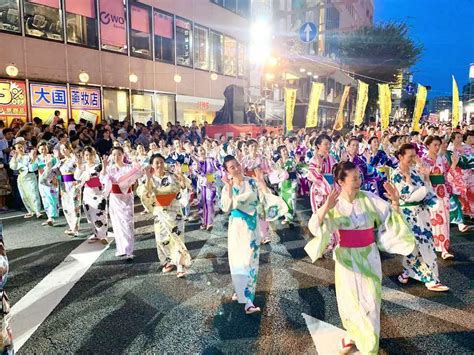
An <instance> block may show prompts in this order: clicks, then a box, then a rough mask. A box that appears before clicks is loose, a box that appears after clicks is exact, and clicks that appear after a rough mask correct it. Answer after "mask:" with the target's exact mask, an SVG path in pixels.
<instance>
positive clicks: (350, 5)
mask: <svg viewBox="0 0 474 355" xmlns="http://www.w3.org/2000/svg"><path fill="white" fill-rule="evenodd" d="M272 7H273V17H272V23H273V26H274V34H275V36H274V41H273V48H274V55H275V56H277V57H279V58H281V60H280V61H279V64H278V66H277V68H276V70H277V71H280V72H283V75H282V76H281V77H279V78H276V79H277V80H275V79H274V78H273V76H272V75H267V76H266V77H265V81H264V83H263V84H262V86H263V87H264V89H265V92H266V93H269V96H270V97H271V98H273V99H275V100H276V99H278V98H279V99H280V100H281V99H282V96H283V92H282V90H281V88H282V87H293V88H296V89H297V103H296V108H295V118H294V124H295V126H300V127H301V126H304V124H305V119H306V110H307V106H308V101H309V96H310V92H311V87H312V83H313V82H322V83H324V87H325V90H324V92H323V93H322V94H321V98H320V103H319V118H320V125H321V126H323V127H329V126H331V125H332V124H333V122H334V119H335V116H336V113H337V111H338V108H339V102H340V101H341V98H342V95H343V92H344V86H347V85H350V86H355V85H356V84H357V83H356V82H355V81H354V80H353V79H352V78H351V77H349V76H348V75H346V74H345V73H344V71H343V70H341V67H342V66H341V63H340V61H339V60H338V58H337V52H338V51H337V47H338V43H337V41H334V40H332V39H334V38H337V36H338V35H339V34H340V33H341V32H345V31H351V30H354V29H357V28H360V27H364V26H371V25H372V23H373V11H374V9H373V1H372V0H359V1H354V0H324V1H322V0H274V1H273V2H272ZM306 22H312V23H314V24H315V25H316V26H317V30H318V31H317V37H316V39H315V40H314V41H313V42H311V43H304V42H303V41H302V40H301V39H300V34H299V32H300V28H301V27H302V25H303V24H304V23H306ZM265 70H266V71H267V72H268V71H270V72H271V71H272V66H271V65H270V66H267V67H266V68H265ZM268 79H270V80H268ZM354 98H355V92H354V91H352V92H351V94H350V96H349V99H348V101H347V102H348V104H347V106H346V108H345V118H346V119H347V120H348V119H349V114H350V112H351V110H352V102H353V101H354Z"/></svg>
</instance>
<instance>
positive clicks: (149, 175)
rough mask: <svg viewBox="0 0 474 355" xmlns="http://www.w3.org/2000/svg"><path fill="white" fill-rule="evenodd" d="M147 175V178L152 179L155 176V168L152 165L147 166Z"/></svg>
mask: <svg viewBox="0 0 474 355" xmlns="http://www.w3.org/2000/svg"><path fill="white" fill-rule="evenodd" d="M145 175H146V177H147V179H151V178H152V176H153V168H152V167H151V166H147V167H146V168H145Z"/></svg>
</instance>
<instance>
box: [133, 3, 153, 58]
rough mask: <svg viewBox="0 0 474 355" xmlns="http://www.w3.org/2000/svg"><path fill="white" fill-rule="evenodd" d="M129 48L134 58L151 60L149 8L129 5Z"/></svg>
mask: <svg viewBox="0 0 474 355" xmlns="http://www.w3.org/2000/svg"><path fill="white" fill-rule="evenodd" d="M130 48H131V54H132V55H133V56H136V57H141V58H147V59H151V56H152V53H151V8H150V7H148V6H146V7H145V6H138V5H130Z"/></svg>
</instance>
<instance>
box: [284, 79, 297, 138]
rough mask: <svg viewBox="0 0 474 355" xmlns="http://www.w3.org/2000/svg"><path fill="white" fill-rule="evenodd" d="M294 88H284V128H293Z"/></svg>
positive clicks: (288, 129)
mask: <svg viewBox="0 0 474 355" xmlns="http://www.w3.org/2000/svg"><path fill="white" fill-rule="evenodd" d="M295 103H296V89H288V88H285V121H286V130H287V132H288V131H292V130H293V115H294V113H295Z"/></svg>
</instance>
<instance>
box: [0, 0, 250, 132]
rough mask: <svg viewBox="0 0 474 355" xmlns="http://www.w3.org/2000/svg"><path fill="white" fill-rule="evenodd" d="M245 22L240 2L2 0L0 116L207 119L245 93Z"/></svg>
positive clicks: (244, 0)
mask: <svg viewBox="0 0 474 355" xmlns="http://www.w3.org/2000/svg"><path fill="white" fill-rule="evenodd" d="M249 17H250V0H232V1H231V0H212V1H210V0H185V1H184V0H180V1H177V0H139V1H135V0H81V1H78V0H8V1H2V2H0V47H1V50H0V70H1V72H0V118H2V119H3V120H5V121H11V120H12V119H17V118H20V119H22V120H26V119H31V118H32V117H35V116H38V117H40V118H42V119H43V121H45V122H47V121H48V120H49V119H50V118H51V116H52V112H54V110H56V109H58V110H60V111H61V115H62V117H64V118H66V117H68V118H70V117H73V118H75V119H78V118H86V119H88V120H90V121H95V122H98V121H99V120H100V119H103V118H104V117H105V118H107V119H119V120H123V119H125V118H131V120H132V121H135V122H137V121H139V122H147V121H149V120H152V121H157V122H159V123H160V124H162V125H166V124H167V123H168V122H175V121H176V120H178V121H180V122H181V123H190V122H191V121H192V120H196V121H198V122H203V121H204V120H207V121H208V122H211V121H212V119H213V117H214V113H215V111H217V110H219V109H220V108H221V107H222V106H223V104H224V96H223V92H224V90H225V88H226V87H227V86H228V85H232V84H234V85H239V86H242V87H246V84H247V75H246V73H247V64H246V47H247V43H248V33H247V30H246V29H248V27H249V23H250V22H249V21H250V20H249ZM2 93H3V94H2ZM19 93H20V94H19Z"/></svg>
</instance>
